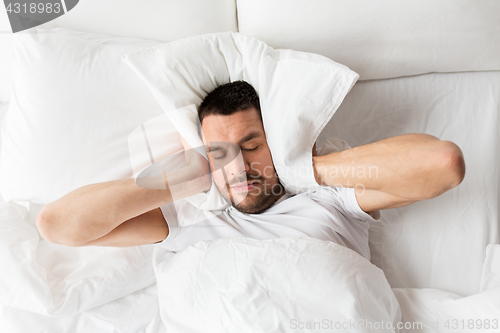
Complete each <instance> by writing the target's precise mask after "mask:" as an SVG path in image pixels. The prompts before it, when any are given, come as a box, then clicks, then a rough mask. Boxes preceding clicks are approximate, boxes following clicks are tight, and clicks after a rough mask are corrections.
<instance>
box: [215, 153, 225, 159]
mask: <svg viewBox="0 0 500 333" xmlns="http://www.w3.org/2000/svg"><path fill="white" fill-rule="evenodd" d="M225 157H226V154H224V155H222V156H217V157H214V159H216V160H222V159H223V158H225Z"/></svg>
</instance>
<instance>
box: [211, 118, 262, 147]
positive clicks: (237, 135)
mask: <svg viewBox="0 0 500 333" xmlns="http://www.w3.org/2000/svg"><path fill="white" fill-rule="evenodd" d="M201 129H202V131H203V135H204V139H205V140H206V142H207V143H210V142H230V143H234V144H241V143H242V142H244V141H249V140H251V139H254V138H259V137H263V136H265V134H264V128H263V126H262V121H261V119H260V116H259V114H258V113H257V111H256V110H254V112H252V110H245V111H238V112H235V113H233V114H231V115H228V116H226V115H208V116H206V117H205V118H204V119H203V122H202V124H201Z"/></svg>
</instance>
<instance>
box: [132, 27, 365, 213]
mask: <svg viewBox="0 0 500 333" xmlns="http://www.w3.org/2000/svg"><path fill="white" fill-rule="evenodd" d="M123 59H124V61H125V62H126V63H127V64H128V65H130V66H131V67H132V68H133V69H134V70H135V72H136V73H137V74H138V75H139V76H140V77H141V78H142V79H143V80H144V81H145V82H146V83H147V84H148V86H149V88H150V89H151V91H152V92H153V94H154V95H155V97H156V98H157V100H158V101H159V103H160V105H161V106H162V108H163V110H164V111H165V112H166V114H167V116H169V117H170V120H171V122H172V123H173V124H174V126H176V128H177V130H178V131H179V132H180V133H181V134H182V135H183V136H184V137H186V139H187V140H188V142H189V143H190V144H191V146H193V147H200V146H202V145H203V144H202V141H201V139H200V138H199V136H198V133H197V131H196V127H195V126H194V122H196V120H197V117H196V109H197V108H196V107H197V106H199V105H200V104H201V102H202V100H203V98H204V97H205V96H206V95H207V94H208V93H209V92H211V91H212V90H214V89H215V88H217V87H218V86H219V85H222V84H225V83H228V82H232V81H236V80H245V81H247V82H249V83H250V84H251V85H252V86H253V87H254V88H255V89H256V91H257V93H258V94H259V97H260V104H261V109H262V117H263V123H264V129H265V132H266V137H267V142H268V144H269V147H270V150H271V154H272V158H273V162H274V165H275V168H276V171H277V173H278V176H279V177H280V180H281V181H282V183H283V185H284V186H285V188H286V190H287V191H288V192H291V193H298V192H300V191H302V190H304V189H310V188H313V187H315V186H318V184H317V183H316V181H315V179H314V172H313V169H312V158H311V156H312V155H311V151H312V146H313V144H314V142H315V140H316V138H317V137H318V135H319V133H320V132H321V130H322V129H323V127H324V126H325V125H326V123H327V122H328V121H329V120H330V118H331V117H332V116H333V114H334V113H335V111H336V110H337V108H338V107H339V106H340V104H341V103H342V100H343V99H344V97H345V96H346V95H347V93H348V92H349V90H350V89H351V88H352V86H353V85H354V83H355V82H356V80H357V79H358V75H357V74H356V73H355V72H353V71H351V70H350V69H349V68H347V67H345V66H343V65H340V64H338V63H336V62H334V61H332V60H330V59H328V58H325V57H323V56H320V55H316V54H310V53H303V52H297V51H292V50H275V49H273V48H271V47H269V46H267V45H266V44H264V43H263V42H261V41H259V40H257V39H254V38H251V37H248V36H245V35H241V34H237V33H230V32H229V33H220V34H209V35H203V36H196V37H191V38H186V39H183V40H178V41H175V42H171V43H168V44H163V45H160V46H156V47H152V48H149V49H146V50H143V51H138V52H135V53H130V54H127V55H125V56H124V57H123ZM181 108H182V110H183V111H182V112H179V109H181ZM189 120H191V123H190V125H186V124H189ZM193 120H194V122H193ZM217 197H219V198H221V194H220V193H219V192H218V190H217V189H216V187H215V186H212V189H211V190H210V192H209V193H208V194H205V193H200V194H197V195H195V196H193V197H191V198H189V201H190V202H191V203H192V204H194V205H195V206H197V207H198V208H202V209H221V207H220V205H221V202H222V204H224V205H227V203H225V202H224V200H221V199H219V200H218V199H217Z"/></svg>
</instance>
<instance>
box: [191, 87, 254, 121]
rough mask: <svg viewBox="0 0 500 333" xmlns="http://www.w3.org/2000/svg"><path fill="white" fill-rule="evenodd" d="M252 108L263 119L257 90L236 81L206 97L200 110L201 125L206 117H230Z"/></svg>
mask: <svg viewBox="0 0 500 333" xmlns="http://www.w3.org/2000/svg"><path fill="white" fill-rule="evenodd" d="M250 107H254V108H255V109H257V111H259V116H260V119H262V115H261V113H260V102H259V96H258V95H257V92H256V91H255V89H254V88H253V87H252V86H251V85H250V84H249V83H248V82H245V81H234V82H231V83H226V84H223V85H221V86H219V87H217V88H216V89H215V90H214V91H212V92H211V93H210V94H208V95H207V96H206V97H205V99H204V100H203V102H202V103H201V105H200V107H199V108H198V118H199V119H200V124H201V123H202V122H203V118H205V117H206V116H209V115H214V114H219V115H224V116H229V115H230V114H233V113H235V112H237V111H243V110H246V109H248V108H250Z"/></svg>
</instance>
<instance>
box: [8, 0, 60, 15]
mask: <svg viewBox="0 0 500 333" xmlns="http://www.w3.org/2000/svg"><path fill="white" fill-rule="evenodd" d="M61 9H62V8H61V4H60V3H58V2H56V3H50V2H49V3H42V2H40V3H34V2H32V3H28V4H27V3H23V4H21V3H17V2H15V3H9V4H8V5H7V7H6V10H7V13H9V14H10V13H14V14H19V13H25V14H28V13H31V14H35V13H40V14H41V13H47V14H51V13H55V14H59V13H60V12H61Z"/></svg>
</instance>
